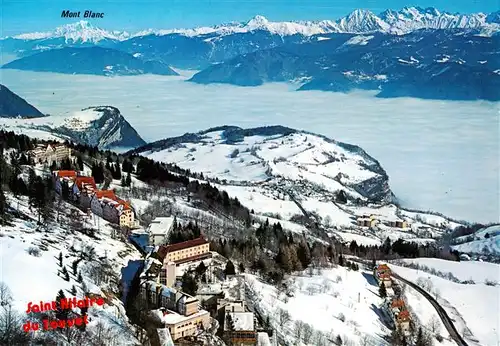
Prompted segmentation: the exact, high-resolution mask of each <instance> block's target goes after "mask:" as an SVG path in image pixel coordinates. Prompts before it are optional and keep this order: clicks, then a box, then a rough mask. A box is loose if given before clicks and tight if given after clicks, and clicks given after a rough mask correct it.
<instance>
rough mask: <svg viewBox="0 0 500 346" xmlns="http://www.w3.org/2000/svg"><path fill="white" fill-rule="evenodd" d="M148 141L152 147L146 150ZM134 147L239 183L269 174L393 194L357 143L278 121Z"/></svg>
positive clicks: (357, 194)
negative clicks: (281, 124) (287, 126)
mask: <svg viewBox="0 0 500 346" xmlns="http://www.w3.org/2000/svg"><path fill="white" fill-rule="evenodd" d="M167 141H168V140H167ZM173 141H175V139H174V140H173ZM190 141H191V142H195V143H189V142H190ZM158 146H159V147H160V148H161V149H160V148H158ZM150 147H151V149H153V150H152V151H149V152H147V151H146V150H147V149H148V148H150ZM159 149H160V150H159ZM137 152H139V153H142V154H146V155H147V156H148V157H150V158H152V159H155V160H157V161H163V162H174V163H176V164H178V165H179V166H181V167H183V168H188V169H191V170H193V171H199V172H202V173H203V174H204V175H206V176H209V177H210V176H212V177H218V178H219V179H220V180H227V181H229V182H235V183H240V184H243V185H244V183H246V182H251V183H263V182H267V181H269V180H272V179H275V180H288V181H291V182H296V183H299V182H301V181H314V182H316V183H317V185H318V187H319V188H322V189H325V190H326V191H329V192H331V193H335V192H337V191H339V190H345V191H346V192H347V193H348V194H349V195H350V196H352V198H364V199H373V200H378V201H389V200H391V198H392V193H391V192H390V190H389V187H388V182H387V181H388V178H387V174H386V173H385V171H384V170H383V169H382V167H381V166H380V165H379V163H378V162H377V161H376V160H375V159H373V158H372V157H370V156H369V155H367V154H366V153H365V152H364V151H363V150H362V149H361V148H359V147H356V146H351V145H348V144H345V143H340V142H336V141H333V140H329V139H327V138H323V137H321V136H318V135H314V134H309V133H305V132H302V131H297V130H293V129H289V128H285V127H280V126H276V127H268V128H266V127H264V128H255V129H245V130H244V129H241V128H238V127H231V126H228V127H223V128H216V129H213V130H207V131H203V132H201V133H199V134H196V135H193V138H192V139H191V140H188V141H186V142H185V143H183V141H182V137H180V138H179V142H178V144H174V145H173V146H172V147H170V146H169V145H168V144H167V145H166V146H165V147H163V148H162V141H160V142H156V143H153V144H151V145H147V146H145V147H143V148H139V149H138V150H137Z"/></svg>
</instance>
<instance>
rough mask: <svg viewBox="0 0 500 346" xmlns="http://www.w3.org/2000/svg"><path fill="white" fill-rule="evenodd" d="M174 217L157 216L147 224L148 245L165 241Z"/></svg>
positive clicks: (161, 243) (164, 242)
mask: <svg viewBox="0 0 500 346" xmlns="http://www.w3.org/2000/svg"><path fill="white" fill-rule="evenodd" d="M174 221H175V219H174V217H157V218H156V219H154V220H153V221H151V224H150V225H149V227H148V229H147V232H148V234H149V245H152V246H157V245H163V244H166V243H167V237H168V234H169V233H170V231H171V230H172V227H173V226H174Z"/></svg>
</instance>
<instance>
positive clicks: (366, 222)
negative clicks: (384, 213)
mask: <svg viewBox="0 0 500 346" xmlns="http://www.w3.org/2000/svg"><path fill="white" fill-rule="evenodd" d="M380 223H381V224H384V225H386V226H388V227H393V228H401V229H404V228H408V227H409V225H408V222H406V221H405V220H400V219H396V218H393V219H391V218H380V217H379V216H377V215H375V214H369V215H367V214H363V215H359V216H358V217H357V219H356V224H357V225H358V226H360V227H368V228H373V227H374V226H376V225H377V224H380Z"/></svg>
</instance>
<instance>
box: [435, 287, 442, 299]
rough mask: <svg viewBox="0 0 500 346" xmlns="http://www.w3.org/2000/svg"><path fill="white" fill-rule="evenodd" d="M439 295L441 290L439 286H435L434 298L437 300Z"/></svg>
mask: <svg viewBox="0 0 500 346" xmlns="http://www.w3.org/2000/svg"><path fill="white" fill-rule="evenodd" d="M440 296H441V291H440V290H439V288H437V287H436V288H435V289H434V298H435V299H436V300H438V299H439V297H440Z"/></svg>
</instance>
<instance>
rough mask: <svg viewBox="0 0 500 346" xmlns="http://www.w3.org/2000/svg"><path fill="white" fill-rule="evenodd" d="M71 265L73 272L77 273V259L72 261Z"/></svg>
mask: <svg viewBox="0 0 500 346" xmlns="http://www.w3.org/2000/svg"><path fill="white" fill-rule="evenodd" d="M72 267H73V274H74V275H77V274H78V260H75V261H73V263H72Z"/></svg>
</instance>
